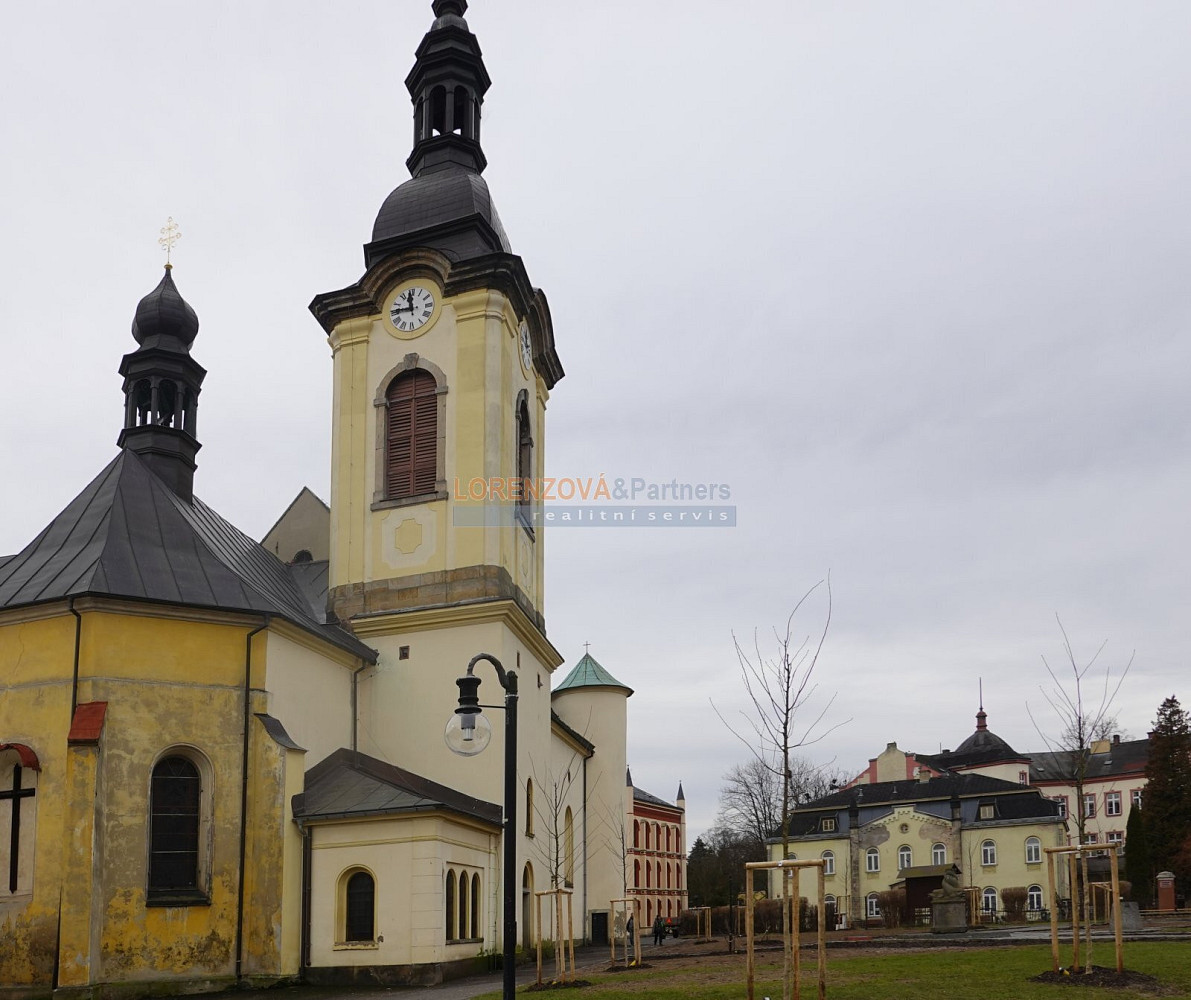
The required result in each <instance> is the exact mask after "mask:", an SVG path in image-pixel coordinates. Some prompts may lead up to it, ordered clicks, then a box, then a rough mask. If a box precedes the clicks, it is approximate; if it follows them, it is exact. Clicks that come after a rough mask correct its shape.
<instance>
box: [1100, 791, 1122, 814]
mask: <svg viewBox="0 0 1191 1000" xmlns="http://www.w3.org/2000/svg"><path fill="white" fill-rule="evenodd" d="M1104 815H1105V816H1120V815H1121V793H1120V792H1105V793H1104Z"/></svg>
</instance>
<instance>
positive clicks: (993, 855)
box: [980, 840, 997, 868]
mask: <svg viewBox="0 0 1191 1000" xmlns="http://www.w3.org/2000/svg"><path fill="white" fill-rule="evenodd" d="M996 863H997V844H996V841H993V840H986V841H984V843H982V844H981V845H980V864H981V865H983V866H984V867H985V868H991V867H992V866H993V865H995V864H996Z"/></svg>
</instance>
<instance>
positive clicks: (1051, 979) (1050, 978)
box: [1030, 965, 1183, 997]
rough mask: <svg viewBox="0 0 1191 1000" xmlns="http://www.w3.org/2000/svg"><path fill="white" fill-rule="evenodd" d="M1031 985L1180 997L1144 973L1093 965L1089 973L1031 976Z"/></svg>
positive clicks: (1070, 972)
mask: <svg viewBox="0 0 1191 1000" xmlns="http://www.w3.org/2000/svg"><path fill="white" fill-rule="evenodd" d="M1030 982H1033V983H1051V984H1053V985H1055V986H1074V987H1077V988H1078V987H1081V986H1086V987H1097V986H1099V987H1104V988H1108V989H1114V990H1132V991H1133V992H1135V993H1140V994H1141V995H1142V996H1150V997H1169V996H1182V995H1183V994H1182V992H1181V991H1180V990H1177V989H1175V988H1174V987H1172V986H1167V985H1166V984H1165V983H1163V982H1161V981H1160V980H1158V979H1155V978H1154V977H1153V976H1147V975H1146V974H1145V973H1144V972H1134V971H1132V970H1131V969H1126V970H1125V971H1124V972H1117V970H1116V969H1106V968H1104V967H1103V966H1101V965H1093V966H1092V970H1091V972H1087V973H1085V972H1083V971H1082V970H1081V971H1080V972H1072V971H1070V970H1067V969H1065V970H1063V971H1062V972H1055V971H1053V970H1049V971H1047V972H1044V973H1042V975H1040V976H1033V977H1031V979H1030Z"/></svg>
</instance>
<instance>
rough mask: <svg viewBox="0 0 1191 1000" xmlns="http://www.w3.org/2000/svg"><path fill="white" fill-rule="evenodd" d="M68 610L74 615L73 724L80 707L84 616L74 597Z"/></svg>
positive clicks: (71, 705) (71, 700)
mask: <svg viewBox="0 0 1191 1000" xmlns="http://www.w3.org/2000/svg"><path fill="white" fill-rule="evenodd" d="M66 610H67V611H69V612H70V613H71V614H72V615H74V675H73V677H72V678H71V681H70V725H72V726H73V725H74V713H75V709H77V708H78V707H79V647H80V646H81V645H82V641H83V616H82V615H80V614H79V613H78V612H77V611H75V609H74V598H73V597H72V598H71V599H70V603H69V604H67V605H66Z"/></svg>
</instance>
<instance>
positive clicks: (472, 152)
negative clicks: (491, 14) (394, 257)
mask: <svg viewBox="0 0 1191 1000" xmlns="http://www.w3.org/2000/svg"><path fill="white" fill-rule="evenodd" d="M433 8H434V23H433V24H431V25H430V30H429V31H427V32H426V34H425V35H424V36H423V38H422V41H421V43H420V44H419V45H418V49H417V54H416V58H415V60H414V66H413V69H411V70H410V71H409V76H407V77H406V78H405V86H406V88H407V89H408V90H409V96H410V99H411V100H412V101H413V106H414V136H413V151H412V152H411V153H410V154H409V159H407V160H406V161H405V163H406V166H407V167H409V172H410V174H412V175H413V176H412V177H410V179H409V180H407V181H405V182H404V183H402V184H401V185H399V186H398V187H397V188H395V189H394V190H393V191H392V192H391V193H390V194H389V196H388V198H386V199H385V202H384V204H383V205H382V206H381V208H380V211H379V212H378V213H377V216H376V222H375V223H374V224H373V227H372V241H371V242H370V243H369V244H368V245H366V246H365V247H364V262H365V266H367V267H371V266H372V265H373V264H374V263H376V262H377V261H378V260H380V259H382V258H384V257H387V256H388V255H390V254H392V253H395V252H400V251H402V250H404V249H407V248H409V247H415V246H417V247H430V248H431V249H434V250H438V251H440V252H442V253H445V254H446V255H447V256H448V257H450V258H451V259H452V260H468V259H471V258H475V257H484V256H487V255H488V254H492V253H512V248H511V247H510V245H509V240H508V237H507V236H506V235H505V231H504V227H503V226H502V225H501V222H500V217H499V216H498V215H497V213H496V206H495V205H494V204H493V203H492V196H491V195H490V194H489V192H488V185H487V183H486V182H485V181H484V178H483V177H481V176H480V175H481V174H482V173H483V172H484V168H485V167H486V166H487V165H488V160H487V158H486V157H485V156H484V150H483V149H482V148H481V147H480V109H481V106H482V105H483V103H484V94H485V93H487V91H488V88H489V87H490V86H491V84H492V81H491V80H490V79H489V77H488V71H487V70H486V69H485V68H484V59H483V56H482V55H481V53H480V43H479V42H478V41H477V40H476V36H475V35H473V34H472V33H471V29H470V28H468V26H467V22H466V21H465V20H464V19H463V14H464V12H465V11H466V10H467V0H434V3H433Z"/></svg>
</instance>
